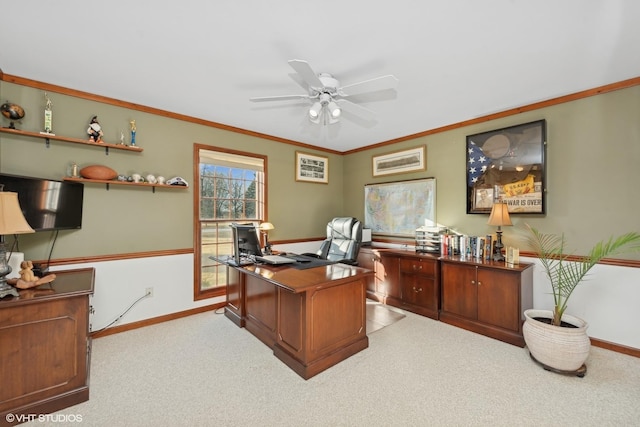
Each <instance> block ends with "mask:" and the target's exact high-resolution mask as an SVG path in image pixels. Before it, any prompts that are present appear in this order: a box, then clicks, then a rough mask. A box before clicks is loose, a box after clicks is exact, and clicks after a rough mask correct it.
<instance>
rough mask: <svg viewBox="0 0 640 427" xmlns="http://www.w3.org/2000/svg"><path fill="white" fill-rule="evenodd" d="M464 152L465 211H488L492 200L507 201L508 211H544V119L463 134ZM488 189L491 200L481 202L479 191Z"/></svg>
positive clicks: (519, 212) (545, 150)
mask: <svg viewBox="0 0 640 427" xmlns="http://www.w3.org/2000/svg"><path fill="white" fill-rule="evenodd" d="M527 132H529V134H527ZM476 148H479V150H476ZM465 151H466V162H465V182H466V186H467V194H466V197H467V214H488V213H491V209H492V207H493V203H495V202H505V203H507V205H508V207H509V214H516V215H517V214H529V215H545V214H546V208H547V206H546V191H547V177H546V175H547V173H546V160H547V122H546V120H545V119H540V120H535V121H532V122H527V123H521V124H517V125H513V126H508V127H504V128H499V129H493V130H489V131H485V132H480V133H476V134H473V135H467V137H466V143H465ZM481 157H482V163H481V164H482V165H485V167H486V169H485V170H486V171H485V172H482V173H480V170H479V168H478V166H479V164H478V162H477V161H478V160H480V158H481ZM533 159H535V162H533ZM472 160H474V161H476V163H474V164H472ZM472 167H473V168H474V170H475V172H472V171H471V169H472ZM474 177H475V179H476V180H474V182H473V184H472V180H473V178H474ZM489 189H492V190H491V191H487V195H488V194H489V193H491V197H492V199H493V200H492V201H491V203H489V202H486V203H485V202H484V201H483V202H481V199H482V197H481V196H482V191H484V190H489ZM505 189H508V190H505ZM521 189H523V191H518V190H521ZM509 193H510V194H509Z"/></svg>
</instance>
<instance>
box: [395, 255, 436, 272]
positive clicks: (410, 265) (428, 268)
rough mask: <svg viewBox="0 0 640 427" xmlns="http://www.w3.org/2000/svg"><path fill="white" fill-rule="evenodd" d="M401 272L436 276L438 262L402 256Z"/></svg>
mask: <svg viewBox="0 0 640 427" xmlns="http://www.w3.org/2000/svg"><path fill="white" fill-rule="evenodd" d="M400 272H401V273H417V274H425V275H428V276H434V275H435V274H436V262H435V261H433V260H428V259H422V258H401V259H400Z"/></svg>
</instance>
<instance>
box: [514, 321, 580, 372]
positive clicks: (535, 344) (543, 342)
mask: <svg viewBox="0 0 640 427" xmlns="http://www.w3.org/2000/svg"><path fill="white" fill-rule="evenodd" d="M524 316H525V322H524V325H523V326H522V332H523V334H524V341H525V343H526V344H527V347H528V348H529V352H530V353H531V355H532V356H533V357H534V358H535V359H536V360H537V361H538V362H540V363H542V364H543V365H547V366H549V367H551V368H554V369H557V370H559V371H566V372H571V371H576V370H578V369H579V368H580V367H581V366H582V365H583V364H584V362H585V361H586V360H587V358H588V357H589V350H590V348H591V340H590V339H589V336H588V335H587V328H588V326H589V325H588V324H587V322H585V321H584V320H582V319H580V318H578V317H575V316H571V315H568V314H565V315H563V316H562V321H563V322H566V323H569V324H571V325H574V326H576V327H575V328H566V327H561V326H553V325H550V324H547V323H544V322H539V321H537V320H535V319H534V318H535V317H544V318H553V313H552V312H551V311H550V310H526V311H525V312H524Z"/></svg>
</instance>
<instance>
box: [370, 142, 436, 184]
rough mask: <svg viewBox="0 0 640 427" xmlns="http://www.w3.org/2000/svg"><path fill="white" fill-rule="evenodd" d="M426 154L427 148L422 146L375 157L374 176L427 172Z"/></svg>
mask: <svg viewBox="0 0 640 427" xmlns="http://www.w3.org/2000/svg"><path fill="white" fill-rule="evenodd" d="M426 152H427V148H426V147H425V146H424V145H422V146H420V147H416V148H412V149H410V150H404V151H396V152H394V153H389V154H383V155H381V156H373V158H372V160H373V176H382V175H391V174H396V173H406V172H415V171H423V170H426V169H427V158H426Z"/></svg>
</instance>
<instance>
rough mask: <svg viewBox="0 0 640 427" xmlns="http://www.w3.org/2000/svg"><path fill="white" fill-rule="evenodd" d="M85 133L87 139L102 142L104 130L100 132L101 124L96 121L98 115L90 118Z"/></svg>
mask: <svg viewBox="0 0 640 427" xmlns="http://www.w3.org/2000/svg"><path fill="white" fill-rule="evenodd" d="M87 133H88V134H89V139H91V140H92V141H93V142H102V136H103V135H104V132H102V126H100V123H98V116H93V118H92V119H91V123H89V128H88V129H87Z"/></svg>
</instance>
